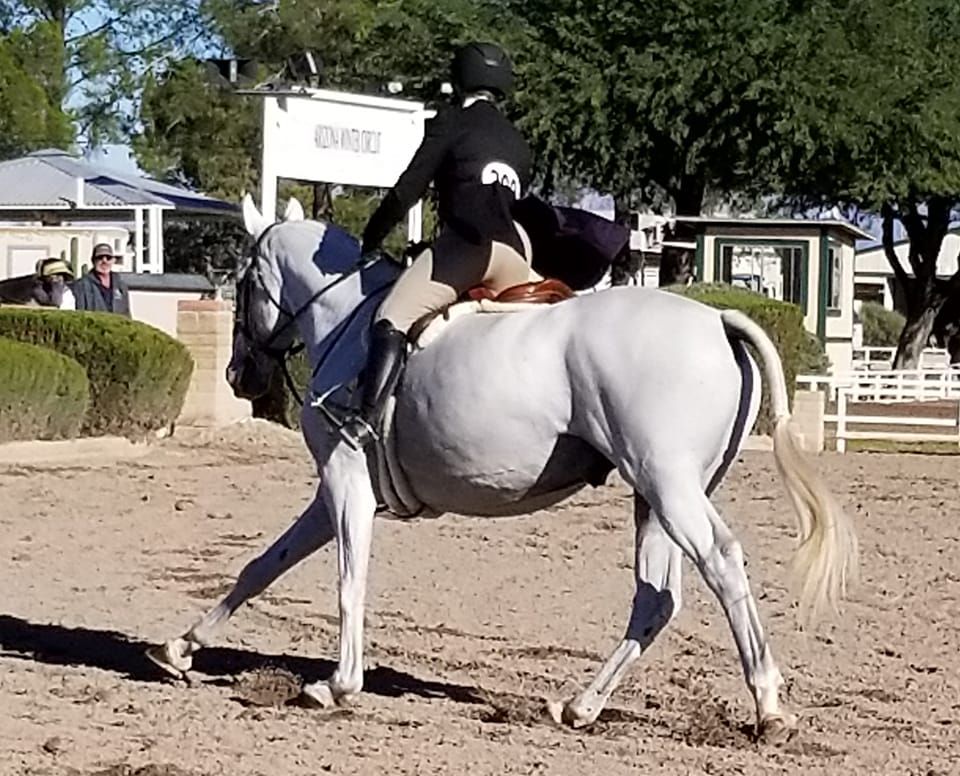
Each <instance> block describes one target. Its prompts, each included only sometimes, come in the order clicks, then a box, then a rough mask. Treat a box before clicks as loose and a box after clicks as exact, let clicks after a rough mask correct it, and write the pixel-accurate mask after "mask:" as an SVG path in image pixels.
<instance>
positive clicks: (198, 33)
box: [0, 0, 205, 145]
mask: <svg viewBox="0 0 960 776" xmlns="http://www.w3.org/2000/svg"><path fill="white" fill-rule="evenodd" d="M39 29H43V30H44V35H45V36H46V37H47V45H45V48H44V50H45V52H46V53H47V55H48V57H49V59H48V60H47V64H49V65H51V67H49V68H45V69H43V70H42V71H41V77H38V79H37V80H38V82H39V83H40V84H41V85H42V86H43V88H44V91H45V93H46V95H47V100H48V101H49V102H50V103H51V104H55V105H59V106H60V107H62V108H63V109H64V110H67V111H68V113H69V115H70V117H71V118H72V119H73V120H74V121H75V124H76V130H77V134H78V135H79V136H80V137H81V138H82V139H83V140H84V141H85V142H87V143H89V144H91V145H97V144H99V143H101V142H103V141H107V140H116V139H120V138H122V137H125V136H126V135H127V134H129V132H130V129H131V124H132V122H133V121H134V119H135V118H136V112H135V110H134V109H133V103H135V101H136V98H137V95H138V92H139V89H140V87H141V84H142V81H143V78H144V77H145V76H146V75H147V74H148V73H149V72H151V70H152V69H153V68H154V67H156V66H157V64H158V63H160V62H162V61H163V60H164V59H165V58H166V57H168V56H170V55H171V54H174V55H175V54H177V52H181V55H182V52H183V51H184V50H187V49H189V48H191V47H193V46H195V45H197V44H198V43H199V41H201V40H202V39H203V37H204V35H205V26H204V24H203V21H202V17H201V15H200V2H199V0H0V32H3V33H11V32H13V31H15V30H39Z"/></svg>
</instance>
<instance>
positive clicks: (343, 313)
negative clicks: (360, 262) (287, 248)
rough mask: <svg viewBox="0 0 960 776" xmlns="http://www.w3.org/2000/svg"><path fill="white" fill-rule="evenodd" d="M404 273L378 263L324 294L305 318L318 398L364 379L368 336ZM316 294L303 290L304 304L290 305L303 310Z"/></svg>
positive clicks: (301, 325) (304, 337)
mask: <svg viewBox="0 0 960 776" xmlns="http://www.w3.org/2000/svg"><path fill="white" fill-rule="evenodd" d="M400 271H401V270H400V267H398V266H397V265H395V264H393V263H392V262H389V261H386V260H385V261H381V262H378V263H377V264H374V265H372V266H370V267H368V268H367V269H365V270H363V272H359V273H356V274H354V275H353V276H351V277H349V278H347V279H346V280H344V281H342V282H340V283H339V284H338V285H337V286H336V287H334V288H331V289H330V290H329V291H327V292H324V293H320V294H319V296H317V298H316V300H315V301H314V302H313V304H311V305H310V306H309V308H308V309H307V310H306V311H305V312H304V314H303V315H302V316H300V318H299V319H298V321H297V324H298V329H299V333H300V339H301V341H302V342H303V343H304V346H305V347H306V352H307V358H308V360H309V362H310V369H311V372H312V374H313V375H314V378H313V383H312V387H313V390H314V391H315V392H316V393H318V394H326V393H327V392H328V391H330V390H331V389H333V388H334V387H336V386H339V385H343V384H345V383H348V382H350V381H351V380H352V379H353V378H354V377H355V376H356V375H357V373H359V371H360V369H361V368H362V367H363V365H364V363H365V362H366V354H367V348H368V337H367V336H366V333H367V332H368V331H369V330H370V325H371V323H372V320H373V316H374V314H375V313H376V312H377V309H378V308H379V307H380V304H381V303H382V302H383V299H384V297H385V296H386V293H387V291H388V290H389V288H390V286H392V285H393V282H394V281H395V280H396V279H397V276H398V275H399V274H400ZM317 294H318V289H316V288H312V289H309V288H306V287H304V288H303V289H301V290H298V293H296V296H302V299H296V300H294V299H291V302H294V301H295V302H296V303H297V306H300V305H303V304H305V303H306V302H307V301H308V300H309V299H310V298H311V297H313V296H315V295H317Z"/></svg>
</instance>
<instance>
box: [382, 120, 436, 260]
mask: <svg viewBox="0 0 960 776" xmlns="http://www.w3.org/2000/svg"><path fill="white" fill-rule="evenodd" d="M452 118H453V117H452V115H450V114H447V113H440V114H438V115H437V116H436V117H435V118H433V119H431V120H430V121H428V122H427V123H426V125H425V126H424V137H423V142H421V143H420V147H419V148H418V149H417V152H416V153H415V154H414V156H413V159H411V160H410V164H409V165H407V169H406V170H404V171H403V173H402V174H401V175H400V177H399V178H398V179H397V182H396V183H395V184H394V186H393V188H392V189H390V192H389V193H388V194H387V196H385V197H384V198H383V201H382V202H381V203H380V206H379V207H378V208H377V209H376V211H374V213H373V215H372V216H370V220H369V221H367V226H366V228H365V229H364V230H363V252H364V253H366V252H367V251H370V250H372V249H374V248H377V247H378V246H379V245H380V243H381V242H383V238H384V237H386V236H387V235H388V234H389V233H390V230H391V229H393V227H394V226H395V225H396V224H397V223H398V222H399V221H400V219H401V218H403V216H404V214H405V213H406V212H407V211H408V210H409V209H410V208H412V207H413V206H414V205H415V204H416V203H417V201H418V200H419V199H421V198H422V197H423V195H424V194H426V193H427V187H428V186H429V185H430V181H432V180H433V178H434V176H435V175H436V173H437V168H438V167H439V166H440V163H441V162H442V161H443V157H444V156H445V155H446V153H447V148H449V146H450V143H451V142H452V140H453V137H454V128H453V126H452V125H453V121H452Z"/></svg>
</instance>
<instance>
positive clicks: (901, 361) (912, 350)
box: [893, 301, 943, 369]
mask: <svg viewBox="0 0 960 776" xmlns="http://www.w3.org/2000/svg"><path fill="white" fill-rule="evenodd" d="M942 305H943V302H942V301H941V302H940V303H939V304H936V303H929V304H925V305H923V306H922V307H921V308H920V311H919V313H918V314H916V315H913V316H911V317H909V318H907V324H906V326H904V327H903V331H902V332H901V333H900V341H899V342H898V343H897V355H896V356H895V357H894V359H893V368H894V369H916V368H917V367H919V365H920V356H921V354H922V353H923V349H924V348H925V347H926V346H927V342H928V341H929V340H930V335H931V333H932V332H933V324H934V322H935V321H936V319H937V313H938V312H939V311H940V307H942Z"/></svg>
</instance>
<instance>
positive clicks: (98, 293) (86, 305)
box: [73, 243, 130, 318]
mask: <svg viewBox="0 0 960 776" xmlns="http://www.w3.org/2000/svg"><path fill="white" fill-rule="evenodd" d="M118 258H120V257H119V256H115V255H114V253H113V249H112V248H111V247H110V246H109V245H108V244H107V243H98V244H97V245H95V246H94V247H93V254H92V255H91V257H90V263H91V264H92V265H93V267H92V269H91V270H90V271H89V272H87V274H86V275H84V276H83V277H82V278H80V279H79V280H78V281H77V282H76V283H74V285H73V293H74V296H76V298H77V309H78V310H94V311H98V312H107V313H118V314H119V315H125V316H127V317H128V318H129V317H130V292H129V290H128V289H127V284H126V283H124V281H123V279H122V278H121V276H120V275H119V273H116V272H114V271H113V263H114V261H116V259H118Z"/></svg>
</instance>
